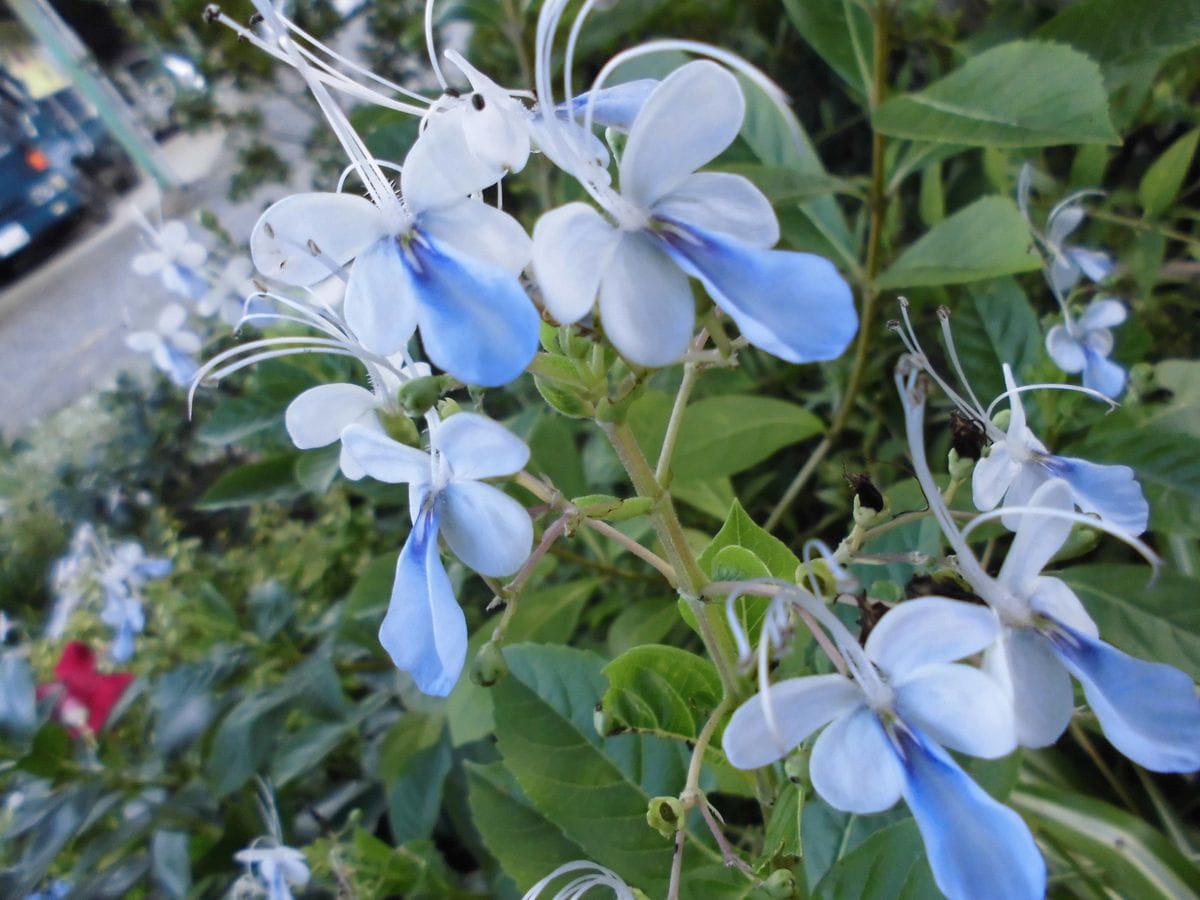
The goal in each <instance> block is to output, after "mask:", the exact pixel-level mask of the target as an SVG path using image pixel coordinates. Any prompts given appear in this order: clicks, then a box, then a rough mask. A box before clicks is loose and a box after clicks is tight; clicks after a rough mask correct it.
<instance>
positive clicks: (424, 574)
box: [341, 412, 533, 697]
mask: <svg viewBox="0 0 1200 900" xmlns="http://www.w3.org/2000/svg"><path fill="white" fill-rule="evenodd" d="M430 419H431V423H430V435H429V451H430V452H428V453H426V452H424V451H422V450H417V449H416V448H414V447H407V446H405V445H403V444H400V443H398V442H396V441H393V440H392V439H391V438H389V437H387V436H385V435H383V434H381V433H380V432H379V431H377V430H375V429H372V428H366V427H363V426H362V425H351V426H349V427H348V428H346V429H345V430H344V431H343V432H342V433H341V438H342V446H343V447H344V448H345V449H346V450H347V452H348V453H349V454H350V455H351V456H352V457H353V458H354V459H355V461H356V462H357V463H358V465H359V466H360V467H361V469H362V470H363V471H364V472H366V474H368V475H370V476H371V477H372V478H375V479H378V480H379V481H386V482H390V483H393V484H407V485H408V486H409V488H408V502H409V514H410V516H411V518H412V522H413V527H412V531H411V532H409V535H408V540H406V541H405V543H404V547H403V548H402V549H401V551H400V559H399V560H398V562H397V563H396V581H395V584H394V586H393V588H392V599H391V604H390V605H389V606H388V611H387V615H386V616H385V617H384V620H383V624H382V625H381V626H380V628H379V640H380V642H381V643H382V644H383V646H384V649H385V650H387V652H388V654H389V655H390V656H391V658H392V661H393V662H394V663H395V664H396V668H398V669H400V670H401V671H403V672H407V673H408V674H409V675H411V676H412V678H413V680H414V681H415V682H416V684H417V687H418V688H420V689H421V691H423V692H424V693H426V694H432V695H434V696H438V697H444V696H446V695H447V694H449V693H450V691H451V690H452V689H453V688H454V685H455V683H456V682H457V681H458V677H459V675H460V674H461V672H462V667H463V663H464V661H465V658H466V652H467V623H466V619H465V618H464V616H463V612H462V609H461V608H460V607H459V605H458V601H457V600H455V598H454V591H453V589H452V588H451V586H450V579H449V577H448V576H447V575H446V570H445V568H444V567H443V565H442V559H441V555H440V553H439V552H438V537H439V535H440V536H441V537H442V538H444V539H445V541H446V543H447V544H448V545H449V547H450V549H451V550H453V551H454V553H455V555H456V556H458V558H459V559H460V560H462V561H463V563H464V564H466V565H467V567H468V568H471V569H474V570H475V571H476V572H478V573H480V574H481V575H488V576H495V577H499V576H504V575H511V574H512V573H514V572H516V571H517V569H519V568H520V567H521V563H523V562H524V561H525V559H526V558H527V557H528V556H529V551H530V548H531V546H532V544H533V523H532V521H531V520H530V518H529V514H528V513H527V512H526V511H525V508H524V507H523V506H521V504H520V503H518V502H517V501H516V500H514V499H512V498H511V497H509V496H508V495H507V494H505V493H504V492H503V491H501V490H500V489H499V488H496V487H493V486H492V485H490V484H484V483H483V482H482V481H481V480H480V479H483V478H494V477H499V476H504V475H512V474H515V473H516V472H519V471H520V470H521V469H522V468H524V466H525V464H526V463H527V462H528V461H529V448H528V447H527V446H525V444H524V443H523V442H522V441H521V440H520V439H519V438H517V437H516V436H515V435H513V433H512V432H510V431H509V430H508V429H506V428H505V427H504V426H502V425H499V424H497V423H496V422H493V421H492V420H491V419H488V418H485V417H484V416H480V415H477V414H475V413H465V412H464V413H458V414H456V415H453V416H451V417H449V418H448V419H446V420H445V421H444V422H438V421H437V419H436V417H430Z"/></svg>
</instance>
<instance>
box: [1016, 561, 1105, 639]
mask: <svg viewBox="0 0 1200 900" xmlns="http://www.w3.org/2000/svg"><path fill="white" fill-rule="evenodd" d="M1029 605H1030V606H1031V607H1033V610H1034V612H1039V613H1042V614H1043V615H1047V616H1050V618H1052V619H1054V620H1056V621H1058V622H1062V623H1063V624H1064V625H1068V626H1070V627H1071V628H1074V629H1075V630H1076V631H1078V632H1080V633H1081V634H1086V635H1087V636H1088V637H1099V636H1100V628H1099V627H1098V626H1097V625H1096V622H1095V620H1093V619H1092V617H1091V616H1089V615H1088V612H1087V610H1086V609H1084V607H1083V604H1082V603H1081V602H1079V598H1078V597H1077V596H1075V592H1074V591H1073V590H1071V589H1070V588H1069V587H1068V586H1067V585H1066V583H1065V582H1063V581H1060V580H1059V579H1057V578H1054V577H1053V576H1050V575H1043V576H1042V577H1041V578H1038V579H1035V580H1034V582H1033V585H1032V587H1031V589H1030V592H1029Z"/></svg>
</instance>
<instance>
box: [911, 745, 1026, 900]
mask: <svg viewBox="0 0 1200 900" xmlns="http://www.w3.org/2000/svg"><path fill="white" fill-rule="evenodd" d="M895 736H896V740H897V741H898V744H899V755H900V759H901V763H902V765H903V766H904V774H905V781H904V799H905V801H906V802H907V803H908V808H909V809H910V810H912V814H913V817H914V818H915V819H916V820H917V827H918V828H919V829H920V831H921V837H922V839H923V840H924V842H925V853H926V855H927V856H928V857H929V867H930V868H931V869H932V870H933V877H934V880H935V881H936V882H937V886H938V887H939V888H940V889H941V891H942V893H944V894H945V895H946V896H947V897H949V898H950V900H958V898H964V900H966V898H969V900H1024V898H1031V900H1036V898H1041V897H1042V896H1044V895H1045V893H1046V863H1045V862H1044V861H1043V860H1042V856H1041V854H1040V853H1039V852H1038V849H1037V845H1036V844H1035V843H1034V840H1033V835H1032V834H1030V832H1029V827H1028V826H1027V825H1026V824H1025V822H1024V821H1023V820H1022V819H1021V817H1020V816H1019V815H1017V814H1016V813H1015V812H1013V811H1012V810H1011V809H1009V808H1008V807H1007V806H1004V805H1002V804H1000V803H998V802H997V801H996V800H994V799H993V798H992V797H991V796H990V795H989V794H988V793H987V792H986V791H984V790H983V788H981V787H980V786H979V785H977V784H976V783H975V782H974V781H972V780H971V779H970V778H969V777H968V776H967V774H966V773H965V772H964V771H963V770H962V769H960V768H959V767H958V765H957V764H956V763H955V762H954V760H953V759H951V758H950V756H949V755H948V754H947V753H946V751H945V750H943V749H942V748H941V747H939V746H937V744H934V743H933V742H932V741H930V740H928V739H927V738H926V737H925V736H924V735H923V734H921V733H920V732H919V731H916V730H911V729H906V728H904V726H900V727H899V728H897V729H896V732H895Z"/></svg>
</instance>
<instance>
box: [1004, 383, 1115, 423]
mask: <svg viewBox="0 0 1200 900" xmlns="http://www.w3.org/2000/svg"><path fill="white" fill-rule="evenodd" d="M1026 391H1070V392H1071V393H1074V394H1086V395H1087V396H1089V397H1091V398H1092V399H1093V400H1100V401H1101V402H1103V403H1106V404H1108V411H1109V412H1112V411H1113V410H1115V409H1119V408H1120V407H1121V404H1120V403H1118V402H1117V401H1116V400H1114V399H1112V397H1108V396H1106V395H1104V394H1102V393H1100V392H1099V391H1097V390H1095V389H1093V388H1088V387H1083V386H1081V385H1078V384H1058V383H1057V382H1049V381H1048V382H1040V383H1038V384H1022V385H1018V386H1017V387H1015V388H1011V389H1009V390H1006V391H1004V392H1003V393H1001V394H999V395H998V396H997V397H996V399H995V400H993V401H992V402H991V403H989V404H988V408H987V410H986V411H985V412H984V415H986V416H987V417H988V418H989V419H990V418H991V416H992V411H993V410H994V409H995V408H996V405H997V404H998V403H1000V402H1001V401H1003V400H1010V401H1011V399H1012V397H1013V396H1015V395H1017V394H1024V393H1025V392H1026Z"/></svg>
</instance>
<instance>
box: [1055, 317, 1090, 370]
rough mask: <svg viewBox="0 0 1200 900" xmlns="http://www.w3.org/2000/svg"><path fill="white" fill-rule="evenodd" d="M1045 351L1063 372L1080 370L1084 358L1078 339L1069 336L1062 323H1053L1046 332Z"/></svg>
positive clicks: (1084, 360) (1084, 361)
mask: <svg viewBox="0 0 1200 900" xmlns="http://www.w3.org/2000/svg"><path fill="white" fill-rule="evenodd" d="M1046 352H1047V353H1049V354H1050V358H1051V359H1052V360H1054V363H1055V365H1057V366H1058V367H1059V368H1060V369H1062V370H1063V371H1064V372H1069V373H1071V374H1074V373H1075V372H1082V371H1083V367H1084V364H1085V363H1086V359H1085V357H1084V355H1083V347H1082V346H1081V345H1080V343H1079V341H1077V340H1076V339H1075V338H1073V337H1071V333H1070V332H1069V331H1067V329H1066V327H1065V326H1063V325H1055V326H1054V327H1053V328H1051V329H1050V330H1049V331H1048V332H1047V333H1046Z"/></svg>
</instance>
